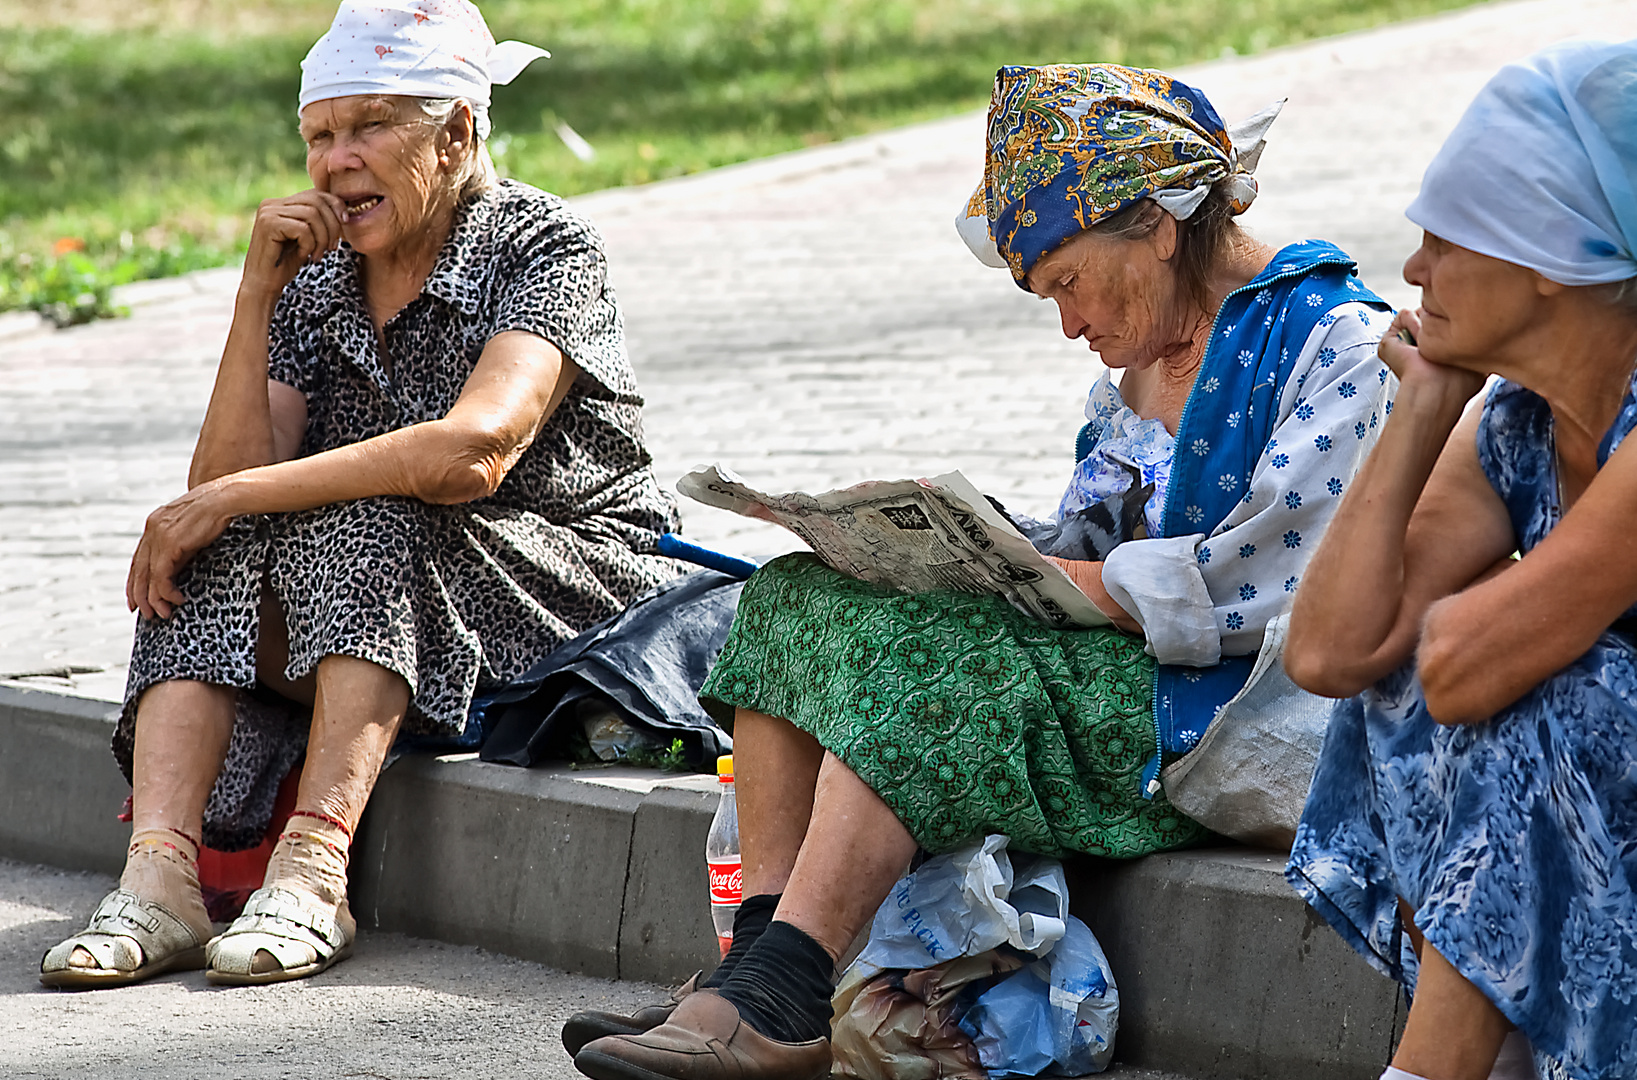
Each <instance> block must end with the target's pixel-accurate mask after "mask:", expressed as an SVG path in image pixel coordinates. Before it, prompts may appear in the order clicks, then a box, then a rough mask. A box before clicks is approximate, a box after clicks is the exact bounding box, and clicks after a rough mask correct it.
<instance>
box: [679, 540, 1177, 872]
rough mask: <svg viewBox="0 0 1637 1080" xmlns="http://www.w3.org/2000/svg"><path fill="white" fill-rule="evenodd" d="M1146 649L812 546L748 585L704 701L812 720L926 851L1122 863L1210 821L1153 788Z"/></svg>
mask: <svg viewBox="0 0 1637 1080" xmlns="http://www.w3.org/2000/svg"><path fill="white" fill-rule="evenodd" d="M1153 686H1154V661H1153V659H1152V658H1151V657H1149V656H1148V655H1147V654H1146V653H1144V652H1143V646H1142V642H1141V641H1140V640H1138V639H1136V638H1132V637H1128V636H1126V635H1125V634H1121V633H1119V632H1117V631H1114V630H1053V629H1050V628H1049V627H1047V626H1044V625H1043V624H1041V623H1039V622H1037V621H1035V620H1034V619H1031V618H1029V617H1028V616H1027V615H1024V614H1022V613H1020V612H1017V611H1014V610H1013V609H1012V607H1011V606H1010V605H1008V604H1007V603H1006V602H1005V601H1004V600H1001V599H999V598H997V597H992V596H967V595H965V594H962V593H932V594H923V595H919V596H904V595H902V594H899V593H895V592H891V591H889V590H887V589H883V588H880V587H879V586H875V585H870V584H868V583H866V582H862V581H858V580H856V579H854V578H850V577H847V576H845V575H843V574H839V573H837V572H836V571H834V570H831V569H829V568H828V567H826V566H825V565H823V564H822V563H820V562H819V561H818V560H817V559H815V558H814V557H812V556H811V555H789V556H785V557H783V558H780V559H775V560H774V561H772V562H770V563H768V564H767V565H766V566H765V567H763V568H762V569H761V570H759V571H757V573H756V574H755V575H753V576H752V577H751V579H750V581H749V582H748V583H746V585H745V589H744V594H743V595H742V596H741V597H740V600H739V613H738V616H737V617H736V618H735V619H734V622H733V629H732V631H731V632H730V633H729V635H728V640H727V644H726V645H725V646H724V647H723V649H722V654H721V656H720V657H719V658H718V659H717V662H716V666H715V667H714V668H713V669H712V671H711V674H710V678H709V679H708V680H706V682H705V685H704V688H703V689H702V690H701V691H700V696H701V697H703V698H709V699H713V700H714V701H716V702H720V703H722V704H724V705H729V706H738V707H740V708H744V709H750V710H753V711H755V712H760V713H765V714H767V715H769V716H779V717H784V718H785V719H787V720H789V721H790V722H791V723H793V724H795V725H796V726H797V727H799V728H801V729H802V730H803V731H806V732H809V733H810V734H812V736H813V737H814V738H816V739H817V740H818V741H819V742H820V743H821V744H822V745H823V746H824V747H825V749H827V750H829V751H830V752H831V753H833V754H835V755H836V757H838V758H840V759H841V760H842V761H843V762H845V763H846V765H847V767H848V768H850V769H852V770H853V772H855V773H857V774H858V775H859V777H860V778H862V779H863V780H864V782H865V783H867V784H868V785H869V786H870V787H871V788H872V789H874V790H875V792H876V793H877V794H878V795H880V796H881V798H882V799H883V800H884V801H885V802H886V804H887V805H888V806H890V807H891V808H892V811H893V813H895V814H897V815H898V818H899V820H900V821H902V822H903V823H904V825H905V827H906V828H908V829H909V831H910V833H911V834H912V835H913V836H914V837H915V839H916V841H917V842H918V843H920V845H921V846H922V847H923V848H926V849H927V850H928V851H931V852H940V851H947V850H949V849H950V848H953V847H955V846H957V845H959V844H960V843H961V842H962V841H964V840H966V839H968V838H970V837H972V836H976V835H980V834H984V833H1005V834H1006V835H1007V836H1009V837H1010V838H1011V842H1012V846H1013V847H1014V848H1018V849H1021V850H1024V851H1032V852H1035V853H1037V854H1041V855H1052V856H1062V855H1064V854H1066V853H1068V852H1083V853H1086V854H1089V855H1105V856H1111V857H1114V858H1131V857H1133V856H1137V855H1146V854H1149V853H1150V852H1154V851H1162V850H1165V849H1167V848H1176V847H1182V846H1184V845H1187V844H1191V843H1196V842H1198V841H1200V840H1202V839H1204V838H1205V837H1206V836H1208V835H1209V834H1208V832H1207V830H1206V829H1205V827H1204V826H1202V825H1199V824H1198V823H1196V822H1194V821H1192V820H1191V819H1189V818H1187V817H1184V816H1183V815H1182V814H1181V813H1180V812H1179V811H1178V810H1177V809H1176V808H1175V807H1173V806H1171V804H1170V803H1168V802H1167V801H1166V800H1165V796H1164V795H1163V794H1160V795H1157V796H1155V798H1153V799H1152V800H1149V799H1144V798H1143V797H1142V793H1141V791H1140V787H1141V772H1142V767H1143V765H1144V764H1145V763H1146V762H1147V761H1148V760H1149V759H1150V758H1152V756H1153V754H1154V746H1155V737H1154V719H1153Z"/></svg>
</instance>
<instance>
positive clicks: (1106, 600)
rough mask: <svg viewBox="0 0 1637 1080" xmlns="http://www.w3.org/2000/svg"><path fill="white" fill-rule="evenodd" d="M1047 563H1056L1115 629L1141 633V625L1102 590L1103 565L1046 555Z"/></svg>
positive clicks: (1105, 590) (1129, 632)
mask: <svg viewBox="0 0 1637 1080" xmlns="http://www.w3.org/2000/svg"><path fill="white" fill-rule="evenodd" d="M1045 558H1046V559H1047V561H1049V562H1053V563H1056V564H1057V565H1058V567H1060V568H1061V569H1062V571H1063V573H1065V574H1067V575H1068V576H1069V580H1070V581H1072V582H1074V585H1075V588H1077V589H1079V590H1080V591H1081V592H1083V593H1085V594H1086V599H1087V600H1090V601H1091V602H1092V603H1093V604H1096V605H1097V610H1098V611H1101V612H1102V613H1103V614H1104V615H1107V616H1108V621H1109V622H1110V623H1112V624H1113V625H1114V626H1115V627H1116V628H1117V629H1120V630H1124V631H1125V632H1126V633H1128V634H1140V633H1142V624H1141V623H1139V622H1138V621H1137V620H1136V619H1134V618H1132V617H1131V614H1130V612H1128V611H1126V609H1125V608H1123V607H1121V606H1120V605H1119V604H1117V603H1115V601H1114V598H1113V597H1112V596H1110V595H1109V594H1108V590H1107V589H1105V588H1103V564H1102V563H1101V562H1088V561H1086V560H1085V559H1060V558H1058V557H1057V556H1056V555H1047V556H1046V557H1045Z"/></svg>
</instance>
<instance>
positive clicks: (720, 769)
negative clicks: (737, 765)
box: [716, 754, 733, 784]
mask: <svg viewBox="0 0 1637 1080" xmlns="http://www.w3.org/2000/svg"><path fill="white" fill-rule="evenodd" d="M716 779H718V780H720V781H721V782H722V783H724V784H731V783H733V755H732V754H723V755H722V756H721V757H719V758H717V759H716Z"/></svg>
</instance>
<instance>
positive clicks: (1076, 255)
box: [1027, 213, 1192, 369]
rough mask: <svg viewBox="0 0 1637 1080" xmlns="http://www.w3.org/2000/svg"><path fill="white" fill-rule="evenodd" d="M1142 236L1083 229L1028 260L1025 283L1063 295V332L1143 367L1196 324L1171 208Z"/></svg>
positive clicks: (1125, 364) (1107, 358) (1052, 296)
mask: <svg viewBox="0 0 1637 1080" xmlns="http://www.w3.org/2000/svg"><path fill="white" fill-rule="evenodd" d="M1161 218H1162V220H1161V221H1160V223H1159V226H1158V227H1157V228H1156V229H1155V230H1154V232H1153V233H1152V234H1151V235H1149V236H1147V237H1144V238H1143V239H1140V240H1123V239H1119V238H1116V237H1109V236H1103V235H1100V234H1098V233H1096V232H1083V233H1081V234H1080V235H1079V236H1076V237H1075V238H1074V239H1072V240H1069V241H1068V242H1066V243H1064V244H1063V245H1062V246H1060V247H1059V248H1057V250H1055V251H1053V252H1051V253H1050V254H1048V255H1045V256H1043V257H1042V258H1041V259H1040V261H1038V262H1036V263H1035V265H1034V266H1033V267H1032V268H1030V270H1029V276H1028V278H1027V284H1028V286H1029V288H1030V289H1031V290H1032V291H1033V292H1034V293H1035V294H1036V295H1038V296H1039V297H1041V298H1042V299H1045V300H1052V301H1055V302H1056V303H1057V311H1058V315H1059V316H1060V317H1061V318H1062V321H1063V335H1064V336H1065V337H1067V338H1070V339H1071V340H1072V339H1074V338H1083V339H1084V340H1085V342H1086V345H1087V346H1088V347H1089V348H1090V349H1091V351H1092V352H1095V353H1097V354H1098V355H1099V356H1101V357H1102V360H1103V363H1105V364H1107V365H1108V366H1109V367H1112V368H1138V369H1140V368H1145V367H1148V366H1150V365H1151V364H1153V363H1154V362H1155V361H1156V360H1158V359H1159V358H1160V357H1161V356H1163V355H1165V354H1166V353H1168V352H1170V351H1172V350H1173V349H1175V347H1176V345H1177V344H1178V342H1179V341H1186V340H1187V339H1188V337H1189V334H1190V333H1191V330H1192V327H1191V326H1188V325H1186V324H1187V323H1188V314H1189V312H1188V308H1189V305H1188V304H1185V303H1183V302H1182V299H1183V298H1182V296H1181V295H1180V290H1179V288H1178V283H1177V281H1176V274H1175V272H1174V271H1173V270H1172V269H1171V266H1170V264H1169V263H1167V262H1166V259H1167V258H1169V257H1170V255H1171V253H1172V252H1173V251H1174V250H1175V246H1176V222H1175V220H1174V219H1172V218H1171V216H1170V215H1169V214H1163V213H1162V214H1161Z"/></svg>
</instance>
